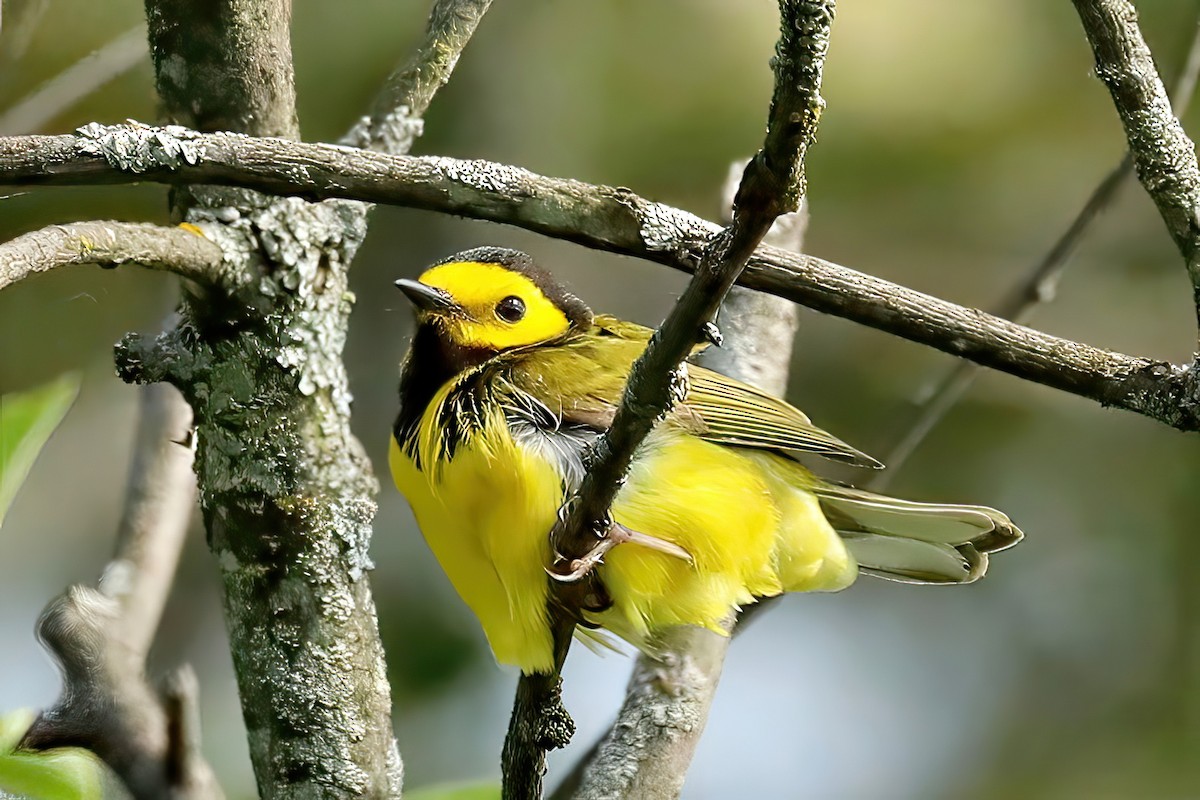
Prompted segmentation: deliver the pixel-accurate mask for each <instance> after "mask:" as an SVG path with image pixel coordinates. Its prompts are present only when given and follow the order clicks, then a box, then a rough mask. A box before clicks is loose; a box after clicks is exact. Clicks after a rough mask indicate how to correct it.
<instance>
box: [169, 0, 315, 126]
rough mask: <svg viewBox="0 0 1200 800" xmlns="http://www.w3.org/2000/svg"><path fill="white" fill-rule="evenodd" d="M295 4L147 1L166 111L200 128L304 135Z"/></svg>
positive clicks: (283, 0) (237, 0) (173, 118)
mask: <svg viewBox="0 0 1200 800" xmlns="http://www.w3.org/2000/svg"><path fill="white" fill-rule="evenodd" d="M291 21H292V4H291V0H220V2H218V3H197V2H194V1H193V0H146V22H147V27H148V29H149V35H150V55H151V57H152V59H153V61H154V76H155V85H156V86H157V88H158V96H159V98H160V99H161V100H162V103H163V111H164V112H165V114H166V116H167V118H168V119H169V120H171V121H172V122H181V123H184V124H187V125H190V126H191V127H193V128H196V129H197V130H201V131H239V132H241V133H248V134H253V135H256V136H279V137H281V138H284V139H299V138H300V123H299V121H298V120H297V119H296V86H295V76H294V73H293V67H292V40H291V35H290V26H291Z"/></svg>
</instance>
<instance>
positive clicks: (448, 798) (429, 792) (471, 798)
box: [404, 781, 500, 800]
mask: <svg viewBox="0 0 1200 800" xmlns="http://www.w3.org/2000/svg"><path fill="white" fill-rule="evenodd" d="M404 800H500V784H498V783H492V782H491V781H485V782H479V783H438V784H435V785H433V786H422V787H421V788H420V789H417V790H415V791H412V792H405V793H404Z"/></svg>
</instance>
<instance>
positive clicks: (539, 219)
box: [0, 125, 1200, 431]
mask: <svg viewBox="0 0 1200 800" xmlns="http://www.w3.org/2000/svg"><path fill="white" fill-rule="evenodd" d="M139 181H156V182H160V183H169V184H196V183H210V184H212V183H216V184H228V185H233V186H243V187H246V188H253V189H257V190H259V191H266V192H274V193H277V194H285V195H298V196H302V197H306V198H309V199H325V198H331V197H342V198H349V199H355V200H362V201H366V202H371V203H387V204H391V205H399V206H409V207H413V208H423V209H427V210H431V211H439V212H443V213H449V214H458V215H461V216H466V217H471V218H473V219H485V220H491V221H493V222H503V223H507V224H510V225H517V226H519V227H522V228H526V229H527V230H531V231H535V232H537V233H542V234H545V235H547V236H553V237H556V238H559V239H566V240H568V241H573V242H576V243H578V244H582V245H585V246H587V247H594V248H597V249H601V250H609V251H612V252H616V253H622V254H624V255H630V256H636V257H639V258H644V259H647V260H650V261H655V262H658V263H660V264H665V265H667V266H670V267H673V268H675V269H680V270H683V271H688V272H690V271H693V270H694V269H695V266H696V263H697V261H698V259H699V255H700V252H701V251H702V250H703V248H704V243H705V242H707V241H708V239H709V237H711V236H712V235H713V234H714V233H715V232H716V231H718V230H719V228H718V227H717V226H716V225H714V224H713V223H711V222H707V221H705V220H702V219H700V218H698V217H696V216H693V215H692V214H688V213H686V212H684V211H680V210H678V209H675V208H672V207H670V206H666V205H663V204H661V203H653V202H650V201H649V200H645V199H644V198H641V197H638V196H637V195H636V194H634V193H633V192H631V191H629V190H627V189H622V188H614V187H609V186H596V185H591V184H587V183H582V182H580V181H573V180H564V179H561V178H548V177H543V176H540V175H536V174H534V173H532V172H529V171H527V170H523V169H520V168H517V167H511V166H506V165H501V164H494V163H490V162H486V161H463V160H457V159H451V158H443V157H414V156H391V155H384V154H380V153H371V152H367V151H363V150H356V149H352V148H346V147H338V146H334V145H319V144H304V143H299V142H286V141H282V140H279V139H258V138H249V137H245V136H239V135H236V134H200V133H195V132H193V131H188V130H186V129H183V128H172V127H168V128H151V127H147V126H138V125H132V126H131V125H117V126H107V127H106V126H101V125H89V126H86V127H84V128H81V129H80V131H79V132H78V133H76V134H75V135H67V136H16V137H8V138H0V184H12V185H69V184H81V183H86V184H102V183H136V182H139ZM739 282H740V283H741V284H742V285H744V286H748V287H750V288H753V289H758V290H760V291H764V292H769V293H771V294H775V295H778V296H780V297H785V298H787V299H789V300H792V301H793V302H796V303H799V304H800V305H804V306H808V307H809V308H813V309H816V310H817V311H822V312H824V313H827V314H833V315H834V316H839V317H844V318H846V319H849V320H852V321H854V322H858V323H861V324H864V325H868V326H870V327H873V328H877V329H879V330H882V331H885V332H887V333H891V334H894V335H896V336H900V337H901V338H904V339H909V340H911V341H914V342H919V343H921V344H925V345H929V346H930V347H934V348H936V349H938V350H941V351H943V352H946V353H950V354H952V355H956V356H961V357H962V358H966V359H969V360H972V361H975V362H977V363H979V364H981V365H983V366H986V367H991V368H993V369H997V370H1000V371H1002V372H1007V373H1009V374H1011V375H1015V376H1016V377H1018V378H1023V379H1025V380H1030V381H1034V382H1036V383H1041V384H1044V385H1046V386H1050V387H1052V388H1055V389H1059V390H1062V391H1065V392H1070V393H1072V394H1077V395H1080V396H1082V397H1087V398H1089V399H1092V400H1095V401H1097V402H1099V403H1101V404H1103V405H1105V406H1112V407H1116V408H1123V409H1126V410H1128V411H1134V412H1136V413H1139V414H1143V415H1145V416H1148V417H1150V418H1152V419H1156V420H1158V421H1160V422H1163V423H1165V424H1167V425H1170V426H1172V427H1175V428H1178V429H1180V430H1188V431H1194V430H1200V401H1198V399H1197V392H1196V386H1195V379H1194V377H1193V376H1192V374H1191V371H1190V370H1189V369H1188V368H1186V367H1178V366H1174V365H1172V364H1170V363H1167V362H1165V361H1159V360H1153V359H1148V358H1140V357H1135V356H1128V355H1123V354H1120V353H1116V352H1112V351H1108V350H1103V349H1100V348H1096V347H1092V346H1089V345H1086V344H1082V343H1079V342H1074V341H1071V340H1069V339H1063V338H1060V337H1057V336H1050V335H1048V334H1045V333H1042V332H1040V331H1036V330H1033V329H1031V328H1026V327H1024V326H1021V325H1016V324H1013V323H1011V322H1008V321H1006V320H1002V319H999V318H997V317H994V316H991V315H988V314H985V313H983V312H981V311H979V310H977V309H972V308H966V307H963V306H958V305H955V304H953V303H949V302H947V301H945V300H940V299H938V298H935V297H932V296H930V295H927V294H923V293H921V292H916V291H913V290H911V289H906V288H904V287H901V286H898V285H896V284H894V283H891V282H889V281H885V280H883V279H881V278H876V277H874V276H871V275H867V274H864V273H861V272H856V271H854V270H852V269H849V268H847V267H843V266H840V265H838V264H834V263H832V262H829V261H825V260H823V259H820V258H816V257H814V256H810V255H800V254H794V253H787V252H784V251H781V250H777V249H774V248H770V247H760V248H759V249H758V250H757V251H756V252H755V254H754V256H753V257H752V258H751V259H750V263H749V264H748V265H747V267H746V270H745V272H743V273H742V276H741V278H740V279H739Z"/></svg>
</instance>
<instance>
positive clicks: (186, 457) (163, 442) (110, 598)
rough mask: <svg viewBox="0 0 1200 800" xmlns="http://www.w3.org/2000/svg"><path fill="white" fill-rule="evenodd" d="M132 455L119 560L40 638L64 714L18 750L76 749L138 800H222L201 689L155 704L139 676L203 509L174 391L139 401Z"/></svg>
mask: <svg viewBox="0 0 1200 800" xmlns="http://www.w3.org/2000/svg"><path fill="white" fill-rule="evenodd" d="M141 396H142V415H141V421H140V423H139V428H138V440H137V453H136V455H135V459H134V463H133V467H132V469H131V473H130V480H129V490H128V492H127V494H126V497H125V511H124V515H123V518H122V521H121V527H120V529H119V531H118V535H117V545H116V552H115V553H114V555H113V559H112V561H110V562H109V564H108V567H107V568H106V569H105V572H104V576H103V577H102V578H101V581H100V588H99V590H96V589H92V588H90V587H87V586H73V587H71V588H70V589H68V590H67V592H66V594H64V595H62V596H61V597H59V598H57V599H55V600H54V601H52V602H51V603H50V604H49V605H48V606H47V607H46V610H45V611H44V612H43V613H42V617H41V619H40V620H39V621H38V635H39V637H40V638H41V640H42V642H43V644H44V645H45V646H46V647H47V648H48V649H49V650H50V651H51V653H52V654H53V655H54V657H55V658H56V660H57V661H58V662H59V664H60V665H61V667H62V674H63V683H64V686H63V692H62V696H61V698H60V699H59V701H58V703H57V704H56V705H55V706H54V707H53V708H51V709H48V710H46V711H44V712H43V713H42V714H41V715H40V716H39V717H38V719H37V720H36V721H35V722H34V723H33V725H32V726H31V727H30V729H29V731H28V732H27V733H26V734H25V737H24V739H23V741H22V743H21V746H22V747H24V748H26V749H32V750H47V749H51V748H54V747H63V746H81V747H86V748H88V749H89V750H92V751H93V752H94V753H96V755H98V756H99V757H100V758H101V759H103V760H104V761H105V763H107V764H108V765H109V766H110V767H111V768H112V769H113V771H114V772H116V774H117V775H119V776H120V777H121V780H122V781H123V782H124V783H125V785H126V787H128V789H129V791H130V792H131V793H132V794H133V796H134V797H136V798H138V799H139V800H143V799H146V800H149V799H150V798H161V797H175V798H178V799H179V800H216V799H217V798H220V797H222V796H223V795H222V793H221V790H220V787H219V786H218V785H217V783H216V780H215V778H214V777H213V775H212V772H211V770H210V769H209V767H208V765H207V763H206V762H205V761H204V759H203V757H202V756H201V755H200V750H199V729H198V722H197V719H198V718H197V716H196V703H197V698H196V687H195V678H194V677H193V676H192V674H191V672H190V671H189V670H188V669H187V668H186V667H185V668H182V669H181V670H178V671H176V673H175V674H174V676H173V677H171V678H170V679H169V680H168V681H167V686H166V688H165V690H164V692H163V696H161V697H160V695H159V693H158V692H157V691H155V689H154V688H153V687H152V686H151V685H150V683H149V682H148V681H147V680H146V678H145V676H144V669H145V663H146V654H147V653H148V652H149V649H150V642H151V641H152V640H153V638H154V632H155V630H156V629H157V628H158V621H159V618H160V616H161V614H162V609H163V605H164V604H165V603H166V599H167V593H168V591H169V589H170V585H171V581H172V578H173V576H174V574H175V567H176V565H177V564H178V561H179V553H180V550H181V548H182V546H183V540H184V535H185V534H186V532H187V526H188V520H189V519H190V517H191V512H192V509H193V508H194V506H195V501H196V484H195V478H194V476H193V475H192V451H191V449H190V447H188V446H186V441H185V439H186V437H187V435H188V430H189V427H190V425H191V416H192V415H191V409H189V408H188V406H187V404H186V403H185V402H184V401H183V398H182V397H180V396H179V393H178V392H177V391H175V389H173V388H171V387H169V386H161V385H158V386H150V387H145V388H143V389H142V390H141ZM181 442H183V444H181Z"/></svg>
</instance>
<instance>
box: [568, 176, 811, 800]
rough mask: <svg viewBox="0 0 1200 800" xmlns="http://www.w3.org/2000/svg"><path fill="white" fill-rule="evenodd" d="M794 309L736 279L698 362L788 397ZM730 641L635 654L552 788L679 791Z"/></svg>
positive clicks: (778, 235)
mask: <svg viewBox="0 0 1200 800" xmlns="http://www.w3.org/2000/svg"><path fill="white" fill-rule="evenodd" d="M742 166H744V164H743V165H742ZM740 173H741V167H740V166H739V165H734V168H733V170H732V171H731V173H730V176H729V185H728V186H727V187H726V195H727V200H726V203H727V204H731V203H732V200H733V196H734V192H735V191H736V190H737V179H738V176H739V175H740ZM807 222H808V214H807V210H806V209H804V208H802V209H801V210H799V211H797V212H794V213H790V214H785V215H783V216H781V217H779V219H777V220H776V221H775V225H774V226H772V228H771V230H770V232H769V233H768V234H767V236H766V237H765V239H764V241H768V242H770V244H771V245H773V246H775V247H780V248H786V249H788V250H796V251H798V250H800V248H801V247H802V245H803V240H804V231H805V227H806V225H807ZM797 312H798V308H797V307H796V306H795V305H794V304H793V303H790V302H789V301H787V300H784V299H782V298H779V297H772V296H771V295H767V294H763V293H761V292H756V291H754V290H752V289H746V288H745V287H741V286H735V287H734V288H733V289H732V290H731V291H730V293H729V296H728V297H727V298H726V299H725V302H724V303H723V304H722V306H721V333H722V334H723V336H724V341H723V342H722V343H721V346H720V347H711V348H709V349H708V350H706V351H704V352H703V353H701V354H700V356H699V358H698V360H699V361H700V362H701V363H702V364H703V365H704V366H706V367H708V368H710V369H714V370H716V371H718V372H722V373H724V374H726V375H730V376H732V377H734V378H737V379H738V380H742V381H745V382H747V383H750V384H753V385H755V386H758V387H759V388H761V389H764V390H766V391H768V392H770V393H771V394H774V395H776V396H780V397H782V396H783V394H784V392H785V391H786V390H787V375H788V367H789V366H790V362H791V355H792V345H793V342H794V340H795V335H796V326H797V324H798V313H797ZM760 607H761V605H755V606H751V608H760ZM744 614H745V610H744V611H743V615H744ZM731 621H732V620H731ZM739 624H740V619H739ZM729 644H730V638H729V637H727V636H720V635H717V634H715V633H713V632H712V631H709V630H705V629H703V628H694V627H679V628H672V629H670V630H668V631H666V632H665V633H663V634H662V635H661V637H660V640H659V641H658V642H656V650H657V651H658V653H659V654H660V655H659V656H657V657H655V658H651V657H650V656H647V655H645V654H641V655H639V656H638V658H637V662H636V663H635V665H634V668H633V674H632V676H631V677H630V679H629V687H628V689H627V690H626V696H625V701H624V703H623V704H622V706H621V709H620V711H619V712H617V718H616V720H615V721H614V722H613V724H612V726H611V727H610V728H609V730H608V731H607V733H605V734H604V736H603V737H602V738H601V740H600V741H598V742H596V744H595V745H593V747H592V748H590V750H589V751H588V752H587V753H586V755H584V756H583V757H582V758H580V759H579V761H578V762H577V763H576V764H575V766H574V767H573V768H572V770H571V772H570V773H569V774H568V775H567V776H566V777H565V778H564V779H563V781H562V782H561V783H560V784H559V786H558V788H557V789H555V791H554V794H553V795H552V798H553V800H560V799H561V800H566V798H568V797H571V798H576V800H588V799H589V798H606V797H613V796H619V797H642V796H647V794H648V793H649V794H652V793H653V792H659V793H661V794H663V795H668V796H676V795H678V793H679V789H680V788H681V787H682V785H683V781H684V777H685V776H686V774H687V770H688V766H689V765H690V763H691V761H692V757H693V755H694V754H695V750H696V746H697V744H699V741H700V736H701V734H702V733H703V732H704V728H705V723H706V721H707V718H708V711H709V707H710V705H711V703H712V700H713V697H714V696H715V694H716V690H717V684H718V682H719V681H720V678H721V671H722V667H723V666H724V661H725V655H726V652H727V651H728V648H729Z"/></svg>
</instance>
